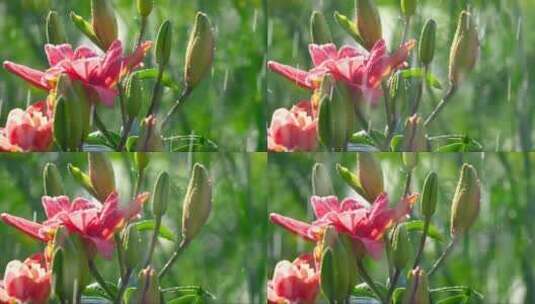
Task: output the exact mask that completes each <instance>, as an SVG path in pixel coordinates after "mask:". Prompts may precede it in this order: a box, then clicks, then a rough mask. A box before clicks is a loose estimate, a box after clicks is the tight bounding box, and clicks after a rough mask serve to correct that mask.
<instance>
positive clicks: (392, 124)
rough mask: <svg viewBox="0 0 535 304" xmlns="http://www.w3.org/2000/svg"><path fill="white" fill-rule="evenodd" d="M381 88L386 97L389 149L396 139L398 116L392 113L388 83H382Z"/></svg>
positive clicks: (386, 144) (386, 143)
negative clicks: (394, 138) (395, 131)
mask: <svg viewBox="0 0 535 304" xmlns="http://www.w3.org/2000/svg"><path fill="white" fill-rule="evenodd" d="M381 87H382V89H383V95H384V102H385V115H386V124H387V134H386V142H385V146H386V148H387V149H388V147H390V141H391V140H392V137H394V129H395V126H396V118H395V116H396V114H395V113H393V112H392V108H391V104H390V93H389V90H388V86H387V84H386V82H384V81H383V82H382V83H381Z"/></svg>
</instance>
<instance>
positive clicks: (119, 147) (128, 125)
mask: <svg viewBox="0 0 535 304" xmlns="http://www.w3.org/2000/svg"><path fill="white" fill-rule="evenodd" d="M133 123H134V118H129V119H128V121H127V122H126V125H124V126H123V132H122V134H121V140H120V141H119V145H117V150H118V151H122V150H123V149H124V146H125V144H126V140H127V139H128V135H129V134H130V130H131V129H132V124H133Z"/></svg>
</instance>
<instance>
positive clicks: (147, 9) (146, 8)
mask: <svg viewBox="0 0 535 304" xmlns="http://www.w3.org/2000/svg"><path fill="white" fill-rule="evenodd" d="M153 6H154V0H137V5H136V7H137V13H138V14H139V15H140V16H141V17H144V18H147V17H148V16H149V15H150V13H151V12H152V7H153Z"/></svg>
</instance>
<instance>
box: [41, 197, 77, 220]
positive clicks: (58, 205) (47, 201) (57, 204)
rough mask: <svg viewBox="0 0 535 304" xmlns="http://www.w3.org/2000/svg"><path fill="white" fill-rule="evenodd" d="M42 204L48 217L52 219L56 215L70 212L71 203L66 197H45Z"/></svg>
mask: <svg viewBox="0 0 535 304" xmlns="http://www.w3.org/2000/svg"><path fill="white" fill-rule="evenodd" d="M41 203H42V205H43V209H44V210H45V214H46V217H47V218H49V219H51V218H53V217H54V216H56V214H58V213H60V212H62V211H67V210H69V205H70V201H69V198H68V197H66V196H57V197H50V196H43V198H41Z"/></svg>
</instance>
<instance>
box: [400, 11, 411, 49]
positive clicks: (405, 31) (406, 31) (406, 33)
mask: <svg viewBox="0 0 535 304" xmlns="http://www.w3.org/2000/svg"><path fill="white" fill-rule="evenodd" d="M410 27H411V17H407V18H405V27H404V29H403V36H402V37H401V45H403V44H405V41H407V36H409V30H410Z"/></svg>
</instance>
